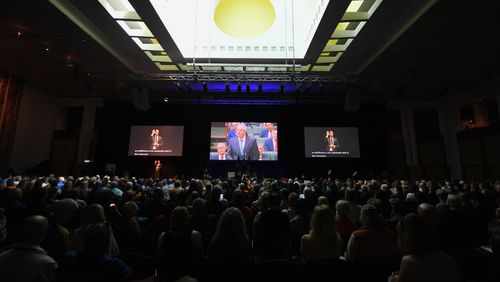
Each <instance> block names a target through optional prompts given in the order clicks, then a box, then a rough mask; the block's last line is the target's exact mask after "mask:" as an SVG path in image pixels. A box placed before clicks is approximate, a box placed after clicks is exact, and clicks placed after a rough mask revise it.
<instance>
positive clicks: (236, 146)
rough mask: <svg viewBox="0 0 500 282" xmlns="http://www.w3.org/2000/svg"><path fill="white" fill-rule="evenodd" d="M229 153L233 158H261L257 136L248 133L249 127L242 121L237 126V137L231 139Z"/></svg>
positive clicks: (254, 159)
mask: <svg viewBox="0 0 500 282" xmlns="http://www.w3.org/2000/svg"><path fill="white" fill-rule="evenodd" d="M229 155H230V156H231V158H232V159H233V160H236V159H240V160H253V161H256V160H258V159H259V149H258V147H257V141H256V140H255V138H253V137H251V136H249V135H248V134H247V127H246V125H245V124H244V123H240V124H239V125H238V126H237V128H236V137H235V138H232V139H230V140H229Z"/></svg>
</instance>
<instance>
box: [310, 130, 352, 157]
mask: <svg viewBox="0 0 500 282" xmlns="http://www.w3.org/2000/svg"><path fill="white" fill-rule="evenodd" d="M304 138H305V140H304V144H305V153H306V155H305V156H306V158H359V157H360V156H359V137H358V129H357V128H356V127H306V128H304Z"/></svg>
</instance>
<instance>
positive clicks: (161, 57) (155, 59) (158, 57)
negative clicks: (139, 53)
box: [144, 51, 172, 63]
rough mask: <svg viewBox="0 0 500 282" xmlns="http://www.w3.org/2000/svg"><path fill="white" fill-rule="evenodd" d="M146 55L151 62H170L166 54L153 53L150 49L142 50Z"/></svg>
mask: <svg viewBox="0 0 500 282" xmlns="http://www.w3.org/2000/svg"><path fill="white" fill-rule="evenodd" d="M144 53H145V54H146V56H148V58H149V59H150V60H151V61H153V62H163V63H171V62H172V59H170V57H169V56H167V55H153V53H152V52H151V51H144Z"/></svg>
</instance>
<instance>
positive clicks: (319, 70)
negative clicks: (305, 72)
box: [311, 63, 334, 72]
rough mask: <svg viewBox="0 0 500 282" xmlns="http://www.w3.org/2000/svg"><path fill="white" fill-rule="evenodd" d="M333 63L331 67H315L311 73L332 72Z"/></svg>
mask: <svg viewBox="0 0 500 282" xmlns="http://www.w3.org/2000/svg"><path fill="white" fill-rule="evenodd" d="M333 65H334V64H333V63H331V64H329V65H314V66H313V67H312V69H311V71H318V72H325V71H331V70H332V68H333Z"/></svg>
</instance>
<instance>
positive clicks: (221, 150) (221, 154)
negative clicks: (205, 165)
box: [210, 143, 232, 161]
mask: <svg viewBox="0 0 500 282" xmlns="http://www.w3.org/2000/svg"><path fill="white" fill-rule="evenodd" d="M210 159H211V160H219V161H226V160H232V158H231V156H230V155H229V154H228V153H227V146H226V143H218V144H217V155H211V156H210Z"/></svg>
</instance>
